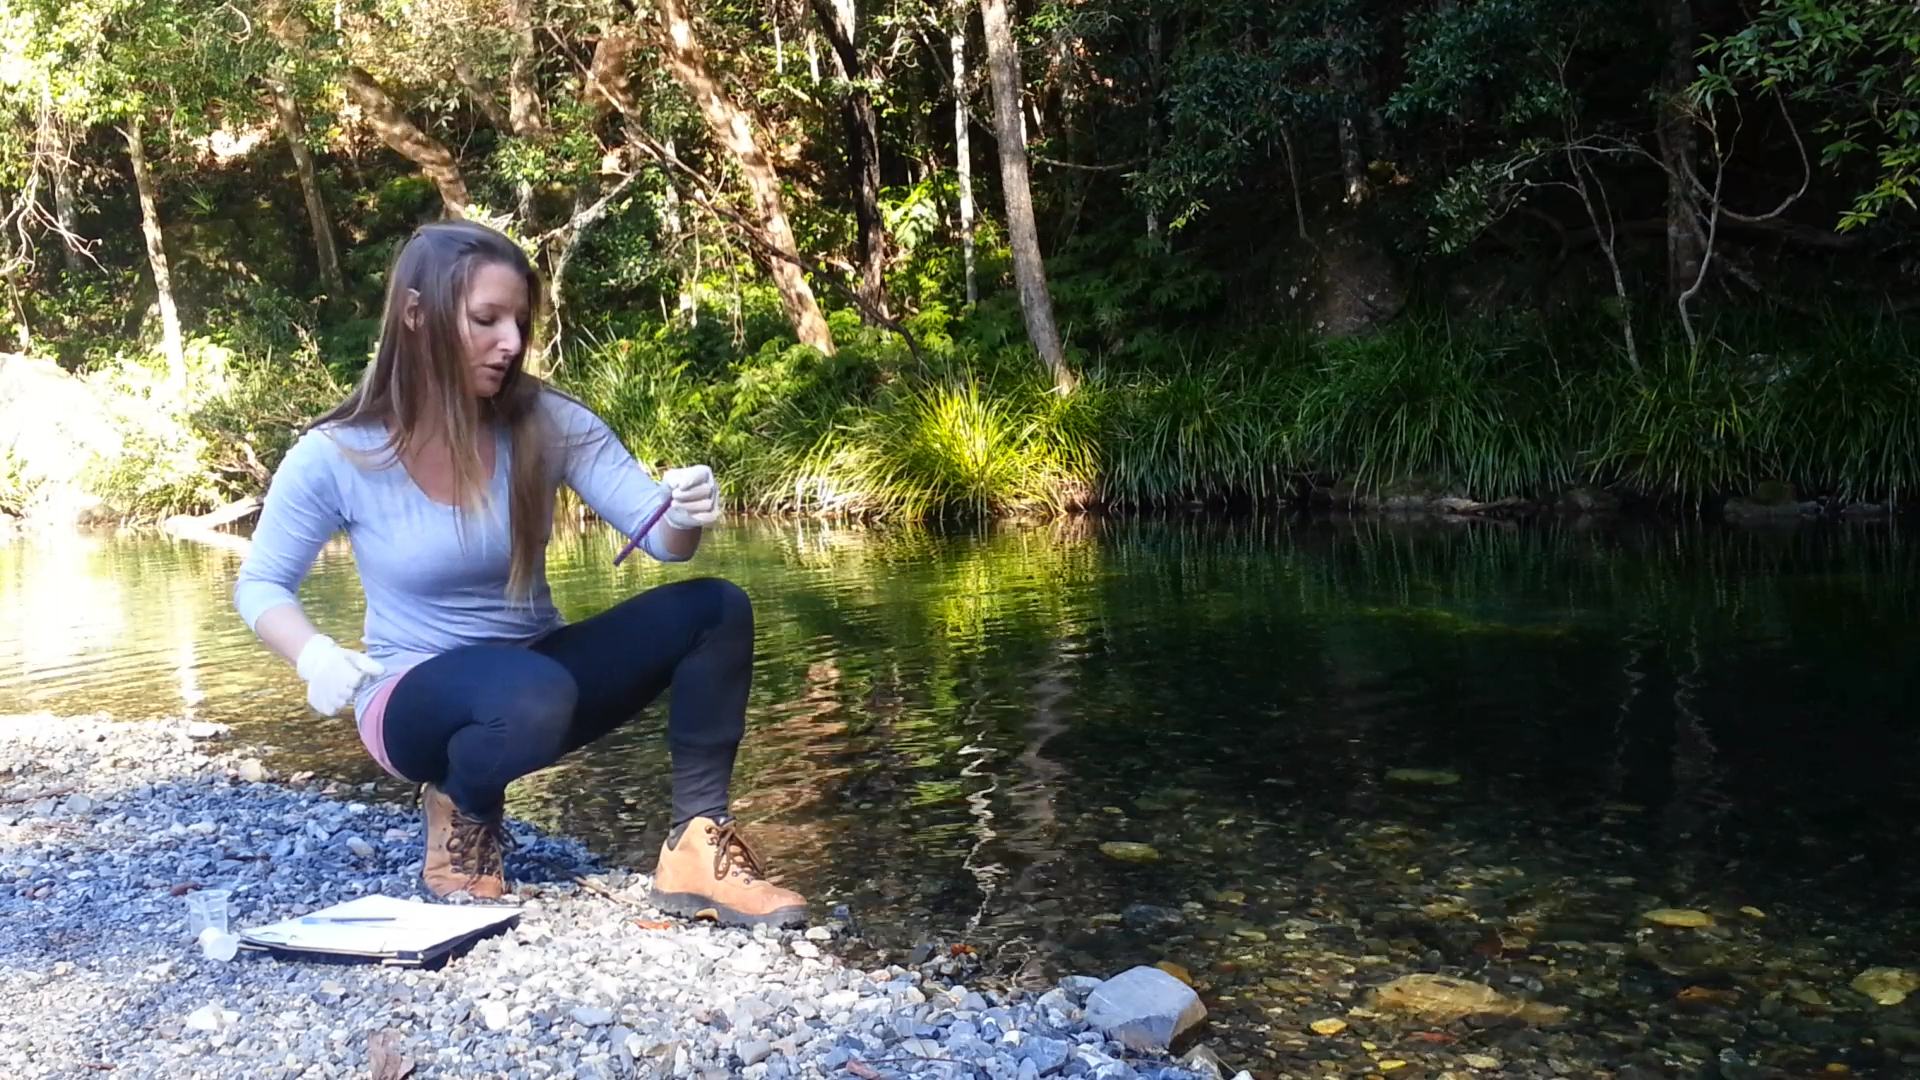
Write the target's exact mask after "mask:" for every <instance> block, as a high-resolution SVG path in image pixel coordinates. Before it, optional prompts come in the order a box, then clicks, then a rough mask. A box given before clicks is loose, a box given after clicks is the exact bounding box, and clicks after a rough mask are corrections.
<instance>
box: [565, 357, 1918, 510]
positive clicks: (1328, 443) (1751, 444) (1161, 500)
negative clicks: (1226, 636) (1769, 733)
mask: <svg viewBox="0 0 1920 1080" xmlns="http://www.w3.org/2000/svg"><path fill="white" fill-rule="evenodd" d="M1747 341H1762V342H1765V343H1766V345H1767V347H1766V348H1756V347H1751V346H1748V345H1745V344H1741V343H1742V342H1747ZM1647 352H1648V355H1647V356H1645V357H1644V358H1643V364H1642V370H1641V371H1639V372H1634V371H1632V370H1630V369H1629V368H1628V367H1627V366H1626V365H1625V363H1624V362H1622V361H1621V360H1620V359H1619V358H1618V357H1617V356H1616V355H1614V353H1613V352H1612V351H1611V345H1610V339H1609V338H1608V337H1607V336H1606V335H1604V334H1603V333H1599V332H1594V333H1591V334H1580V333H1567V332H1565V331H1564V330H1563V331H1560V332H1557V333H1552V334H1550V333H1545V332H1537V331H1536V332H1534V333H1531V334H1528V333H1516V332H1511V331H1509V332H1506V333H1496V332H1495V331H1494V330H1492V329H1488V328H1484V327H1482V328H1475V329H1462V328H1460V327H1458V326H1452V325H1449V324H1448V323H1446V322H1445V321H1443V320H1439V319H1408V320H1405V321H1403V322H1402V323H1400V324H1399V325H1396V326H1395V327H1394V328H1393V329H1391V330H1389V331H1388V332H1386V333H1383V334H1381V335H1378V336H1375V337H1373V338H1369V339H1364V340H1348V341H1340V342H1324V343H1313V342H1309V341H1305V340H1296V339H1291V338H1288V339H1281V340H1276V342H1274V343H1271V344H1270V346H1269V347H1268V348H1266V349H1264V350H1258V351H1256V350H1240V351H1222V352H1215V353H1208V354H1193V353H1187V354H1181V355H1177V356H1175V357H1173V358H1172V359H1163V360H1161V361H1160V362H1158V363H1154V364H1142V363H1136V364H1134V365H1133V366H1121V365H1118V364H1115V365H1113V366H1102V365H1097V364H1096V365H1090V366H1088V367H1087V369H1086V371H1085V377H1084V379H1083V381H1082V383H1081V385H1080V387H1079V388H1078V389H1077V390H1076V391H1075V392H1073V393H1072V394H1070V395H1066V396H1061V395H1059V394H1056V393H1054V392H1053V391H1052V390H1051V388H1050V387H1049V385H1048V384H1047V383H1046V381H1045V380H1044V379H1042V378H1041V377H1040V374H1039V366H1038V365H1037V364H1036V363H1034V362H1033V361H1032V360H1031V358H1030V357H1027V356H1024V355H1021V354H1019V353H1017V352H1007V351H999V352H988V351H984V350H970V349H968V348H967V347H965V346H962V345H955V344H953V342H952V339H943V340H942V342H941V347H940V348H939V349H936V350H930V357H929V359H928V361H927V362H926V363H924V364H922V363H919V362H916V361H914V360H912V359H911V358H909V357H907V356H906V355H905V354H904V353H902V352H901V351H900V350H899V349H898V348H897V347H896V346H894V345H892V344H891V343H889V342H888V341H887V340H886V339H885V338H884V337H881V336H879V335H874V336H872V337H867V338H856V339H854V341H853V344H852V345H850V346H848V347H845V348H843V349H842V350H841V352H840V353H839V354H838V355H836V356H835V357H832V358H822V357H820V356H819V355H817V354H815V353H812V352H810V351H808V350H804V349H801V348H798V347H793V346H785V345H781V344H779V343H769V344H767V345H766V346H764V347H762V348H761V349H760V350H759V351H757V352H755V353H752V354H750V355H748V356H745V357H740V358H737V359H725V358H723V357H721V356H718V355H716V354H714V353H713V352H712V351H711V350H707V351H705V352H702V351H701V350H697V349H691V348H688V347H686V346H685V345H684V344H683V343H677V342H676V341H674V340H673V339H671V338H670V337H666V336H662V337H660V338H657V339H652V340H647V341H641V342H616V343H612V344H609V345H608V346H606V347H605V348H603V349H601V350H599V351H598V352H597V353H596V354H595V355H594V356H593V357H591V358H589V359H588V360H587V361H586V362H585V363H583V364H581V365H578V366H577V367H576V368H575V369H573V371H572V372H571V373H570V378H569V379H568V380H567V383H568V385H569V386H570V388H572V389H573V390H574V391H575V392H577V393H580V394H581V395H582V396H583V397H584V398H585V399H586V400H587V401H588V402H589V404H592V405H594V406H595V407H596V408H598V409H599V410H600V411H601V412H602V414H603V415H605V416H607V417H608V419H609V420H610V421H611V422H612V423H613V424H614V426H615V428H616V429H617V430H619V431H620V433H621V434H622V436H623V437H624V438H626V440H627V441H628V445H629V446H631V447H632V448H633V449H634V451H635V453H636V454H638V455H639V456H641V457H642V458H643V459H646V460H649V461H657V462H668V461H691V460H704V461H708V462H710V463H711V464H713V466H714V467H715V469H716V470H717V471H719V472H720V473H721V474H722V475H723V476H724V477H725V478H726V482H727V485H728V488H729V491H730V495H731V497H732V498H733V499H734V501H735V503H736V505H745V506H746V507H748V508H750V509H753V510H758V511H763V512H791V513H802V514H824V515H844V516H850V517H859V518H875V519H895V520H926V519H932V518H939V517H945V516H971V517H979V516H1000V515H1008V514H1057V513H1060V512H1062V511H1067V510H1072V509H1075V508H1079V507H1088V506H1106V507H1147V506H1153V505H1158V504H1169V503H1180V502H1189V501H1195V500H1200V501H1215V500H1244V499H1252V500H1273V499H1277V498H1281V497H1284V496H1286V495H1287V494H1288V493H1289V492H1290V491H1297V490H1299V488H1300V486H1301V485H1302V484H1303V483H1304V482H1308V481H1311V482H1312V483H1316V484H1331V483H1334V482H1345V483H1347V484H1350V485H1351V486H1353V487H1354V488H1355V489H1357V490H1359V491H1361V492H1375V493H1391V492H1393V491H1395V490H1414V491H1422V492H1428V493H1431V492H1435V491H1439V490H1449V491H1454V492H1458V493H1460V494H1463V495H1467V496H1470V497H1474V498H1479V499H1486V500H1492V499H1498V498H1502V497H1507V496H1521V497H1541V498H1544V497H1549V496H1551V495H1552V494H1553V493H1554V492H1555V491H1557V490H1561V489H1564V488H1565V487H1567V486H1569V485H1574V484H1592V485H1600V486H1608V487H1612V488H1615V489H1618V490H1621V491H1625V492H1632V493H1635V494H1638V495H1641V496H1644V497H1647V498H1650V499H1654V500H1659V501H1663V502H1667V503H1670V504H1673V505H1676V506H1695V505H1699V504H1701V503H1702V502H1703V501H1706V500H1711V499H1713V498H1716V497H1719V496H1725V495H1729V494H1740V493H1744V492H1748V491H1751V490H1752V489H1753V488H1755V487H1756V486H1758V485H1759V484H1761V483H1763V482H1766V481H1787V482H1790V483H1792V484H1794V485H1795V486H1796V487H1797V488H1798V489H1799V491H1800V492H1801V493H1802V494H1803V496H1804V495H1811V494H1826V495H1832V496H1834V497H1837V498H1841V499H1846V500H1860V499H1864V500H1874V501H1890V502H1902V501H1907V500H1910V499H1912V498H1913V496H1914V495H1915V494H1916V492H1920V358H1917V357H1916V356H1915V354H1914V352H1913V349H1912V348H1911V345H1910V343H1909V341H1908V339H1907V336H1906V334H1905V333H1904V328H1903V327H1901V326H1900V325H1899V324H1897V323H1894V322H1890V321H1889V322H1857V321H1856V322H1849V321H1846V320H1841V319H1836V320H1834V321H1832V322H1830V323H1828V324H1826V325H1823V326H1819V327H1817V328H1812V329H1810V328H1809V326H1808V325H1807V324H1806V323H1804V322H1802V323H1799V324H1794V325H1786V324H1776V325H1772V326H1757V327H1747V328H1745V330H1744V332H1743V333H1742V334H1740V335H1737V336H1736V335H1732V334H1728V335H1725V336H1723V337H1722V338H1721V339H1719V340H1718V342H1717V343H1716V344H1714V345H1712V346H1710V347H1708V348H1704V349H1701V350H1699V351H1690V350H1687V349H1685V348H1684V347H1682V346H1680V345H1679V344H1677V343H1673V342H1667V343H1661V342H1654V343H1652V344H1651V346H1650V348H1649V349H1648V350H1647Z"/></svg>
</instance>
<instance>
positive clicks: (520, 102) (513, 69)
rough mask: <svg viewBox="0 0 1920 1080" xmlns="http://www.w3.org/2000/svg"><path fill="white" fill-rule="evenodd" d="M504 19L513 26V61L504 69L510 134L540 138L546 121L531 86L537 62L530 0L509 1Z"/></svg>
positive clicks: (542, 135) (544, 130)
mask: <svg viewBox="0 0 1920 1080" xmlns="http://www.w3.org/2000/svg"><path fill="white" fill-rule="evenodd" d="M508 18H509V21H510V24H511V25H512V27H513V61H512V63H511V64H510V65H509V66H508V68H507V108H508V109H509V110H510V112H509V116H510V118H511V120H512V122H513V133H514V134H516V135H518V136H520V137H521V138H523V139H539V138H543V137H545V135H546V133H547V120H546V116H545V115H544V114H543V113H542V111H541V108H540V92H539V90H538V89H537V88H535V86H534V84H533V68H534V64H535V63H536V62H537V61H538V60H539V54H538V50H537V49H536V47H535V44H534V38H533V0H513V3H512V5H511V6H510V7H509V9H508Z"/></svg>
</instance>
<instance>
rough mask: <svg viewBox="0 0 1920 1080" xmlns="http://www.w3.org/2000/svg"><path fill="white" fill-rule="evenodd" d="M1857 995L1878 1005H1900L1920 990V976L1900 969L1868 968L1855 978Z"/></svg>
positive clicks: (1854, 987) (1854, 985) (1853, 983)
mask: <svg viewBox="0 0 1920 1080" xmlns="http://www.w3.org/2000/svg"><path fill="white" fill-rule="evenodd" d="M1851 985H1852V986H1853V989H1854V991H1855V992H1856V993H1860V994H1864V995H1866V996H1867V997H1869V998H1872V999H1873V1002H1874V1004H1876V1005H1898V1004H1900V1003H1901V1002H1903V1001H1905V1000H1907V995H1908V994H1911V993H1913V992H1914V991H1915V990H1920V975H1916V974H1914V973H1913V972H1911V971H1904V970H1902V969H1900V968H1889V967H1877V968H1868V969H1867V970H1865V971H1863V972H1861V973H1860V974H1858V975H1856V976H1854V977H1853V982H1852V984H1851Z"/></svg>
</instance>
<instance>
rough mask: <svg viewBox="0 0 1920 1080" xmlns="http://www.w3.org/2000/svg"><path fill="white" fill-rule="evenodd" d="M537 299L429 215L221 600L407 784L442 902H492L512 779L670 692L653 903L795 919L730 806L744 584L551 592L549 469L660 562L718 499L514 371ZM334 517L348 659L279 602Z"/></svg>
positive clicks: (496, 238)
mask: <svg viewBox="0 0 1920 1080" xmlns="http://www.w3.org/2000/svg"><path fill="white" fill-rule="evenodd" d="M538 295H539V290H538V287H537V281H536V279H535V277H534V272H533V269H532V267H531V266H530V265H529V264H528V262H527V259H526V256H525V255H524V254H523V253H522V252H521V250H520V248H519V247H518V246H517V245H515V244H514V243H513V242H512V241H510V240H509V239H507V238H506V237H505V236H503V235H501V234H499V233H497V232H494V231H492V230H490V229H487V228H484V227H482V226H478V225H474V224H470V223H466V222H447V223H436V224H433V225H428V226H425V227H423V228H421V229H420V230H419V231H418V232H417V233H416V234H415V235H414V236H413V237H412V239H411V240H409V241H408V243H407V245H406V247H405V248H404V249H403V250H402V251H401V253H400V255H399V257H398V258H397V259H396V261H395V263H394V266H393V270H392V274H391V277H390V280H389V285H388V292H387V300H386V302H387V309H386V313H385V316H384V320H383V324H382V327H381V338H380V345H379V348H378V350H377V353H376V355H375V357H374V360H373V363H372V364H371V366H369V367H368V369H367V372H366V375H365V377H364V378H363V379H362V380H361V382H360V385H359V386H358V387H357V388H355V389H354V391H353V392H352V393H351V394H350V395H349V396H348V397H347V399H346V400H345V401H344V402H342V403H341V404H340V405H339V406H338V407H336V408H334V409H333V410H332V411H331V412H329V413H327V414H326V415H325V416H323V417H321V418H320V419H318V420H316V421H315V422H314V423H313V424H312V426H311V427H310V428H309V429H308V430H307V431H306V432H305V433H304V434H303V435H302V436H301V437H300V439H299V440H298V441H297V442H296V444H295V445H294V446H293V448H292V449H291V450H289V451H288V453H287V455H286V459H285V460H284V462H283V463H282V464H281V465H280V468H279V469H278V471H277V472H276V473H275V475H274V477H273V481H272V483H271V485H270V486H269V489H268V493H267V497H266V502H265V505H264V507H263V509H262V511H261V515H260V522H259V525H258V528H257V529H256V531H255V533H254V537H253V547H252V550H251V551H250V553H249V554H248V556H247V559H246V562H245V564H244V565H243V566H242V568H241V570H240V575H239V581H238V582H237V584H236V586H235V588H234V604H235V606H236V608H237V609H238V611H239V614H240V617H241V618H242V619H244V620H245V622H246V624H247V625H248V626H249V627H251V628H252V629H253V631H254V632H255V633H256V634H258V635H259V637H260V639H261V640H262V641H263V642H265V643H266V644H267V646H268V647H270V648H271V649H273V651H275V652H276V653H278V654H279V655H280V656H281V657H283V658H285V659H286V660H287V661H288V662H289V663H291V664H293V665H294V667H295V669H296V670H297V671H298V672H299V674H300V677H301V678H302V679H304V680H305V681H306V683H307V700H308V702H309V703H310V704H311V705H312V706H313V707H314V708H315V709H316V710H318V711H319V712H321V713H323V714H327V715H332V714H335V713H337V712H339V711H340V710H341V709H343V708H346V707H347V706H348V705H351V706H353V709H354V714H355V719H356V723H357V726H358V728H359V732H360V739H361V741H362V743H363V744H364V745H365V747H366V749H367V752H368V753H369V754H370V755H371V756H372V757H373V759H374V760H375V761H376V762H378V763H379V765H380V766H381V768H383V769H385V770H386V771H387V772H389V773H391V774H392V775H393V776H395V777H397V778H400V779H402V780H406V781H409V782H412V783H417V784H420V785H422V789H421V791H422V802H423V805H424V808H425V813H426V832H427V837H426V865H425V870H424V873H423V876H424V879H425V883H426V885H427V887H428V888H429V889H431V890H432V891H433V892H434V893H435V894H436V895H439V896H446V895H448V894H451V893H454V892H456V891H460V890H465V891H466V892H467V893H468V894H470V895H472V896H474V897H476V898H489V899H490V898H497V897H500V896H502V895H503V894H504V893H505V891H506V888H507V883H506V880H505V879H506V871H505V864H504V855H505V848H506V841H507V839H508V835H507V833H506V830H505V829H504V828H503V826H502V804H503V800H504V796H505V792H506V788H507V785H508V784H509V783H511V782H512V781H513V780H514V779H515V778H517V777H521V776H525V775H527V774H528V773H530V772H533V771H535V770H537V769H541V768H544V767H546V766H548V765H551V764H553V763H554V762H555V761H556V760H558V759H559V758H560V757H561V756H562V755H565V754H569V753H573V752H575V751H578V750H581V749H582V748H583V747H588V746H589V745H590V744H592V743H593V742H594V741H595V740H597V739H599V738H601V737H602V736H604V735H606V734H607V733H608V732H611V731H613V730H614V729H615V728H616V727H619V726H620V725H621V724H622V723H624V722H626V721H627V720H628V719H630V718H632V717H633V716H635V715H636V714H637V713H639V712H640V711H641V710H642V709H643V708H645V707H646V706H647V705H648V704H650V703H651V702H653V701H654V700H655V699H656V698H657V697H659V696H660V694H661V693H662V692H664V691H666V690H667V689H669V688H671V689H672V691H673V693H672V698H671V706H670V710H669V714H668V719H667V732H668V741H669V745H670V749H671V751H672V756H673V814H672V820H671V822H670V829H669V832H668V836H667V840H666V843H665V844H664V845H663V847H662V849H661V852H660V862H659V865H658V867H657V868H656V871H655V876H654V894H655V895H654V901H655V903H656V904H657V905H658V906H660V907H661V908H662V909H663V910H665V911H669V912H672V913H675V914H679V915H683V916H696V915H707V916H711V917H717V918H718V919H719V920H720V921H722V922H726V923H729V924H733V925H756V924H766V925H777V926H785V925H796V924H800V923H804V921H805V917H806V911H805V908H806V905H805V902H804V900H803V899H802V898H801V897H800V896H798V895H796V894H794V893H792V892H790V891H788V890H786V889H782V888H779V887H777V886H775V885H774V884H772V883H771V882H769V881H768V880H766V878H765V877H764V876H763V870H762V868H761V866H760V863H759V859H758V857H757V856H756V855H755V854H754V852H753V849H752V848H751V847H750V846H749V845H748V843H747V841H746V838H745V837H744V836H742V835H741V830H740V826H739V825H738V823H736V822H735V821H734V820H733V819H732V817H731V816H730V815H729V814H728V812H727V807H728V794H727V791H728V785H729V782H730V780H731V777H732V773H733V767H734V754H735V751H736V749H737V748H738V746H739V744H740V739H741V736H742V734H743V732H744V730H745V714H746V705H747V692H748V687H749V684H750V681H751V678H752V673H753V609H752V605H751V604H750V603H749V602H748V600H747V596H746V594H745V593H744V592H742V591H741V590H740V588H739V587H738V586H736V585H734V584H732V583H731V582H728V581H724V580H720V579H717V578H697V579H692V580H686V581H679V582H675V583H673V584H668V585H663V586H660V587H658V588H655V589H651V590H649V591H647V592H643V593H641V594H639V595H637V596H634V597H631V598H629V599H627V600H626V601H624V602H622V603H620V604H618V605H616V606H614V607H613V608H611V609H609V610H607V611H604V612H601V613H600V614H598V615H594V616H592V617H591V618H586V619H582V620H580V621H579V622H577V623H571V624H568V623H565V622H564V621H563V620H562V619H561V617H560V615H559V613H558V612H557V611H556V610H555V608H554V605H553V601H552V597H551V594H550V592H549V590H548V586H547V581H546V572H545V566H546V545H547V541H548V538H549V537H550V535H551V533H552V528H553V513H554V505H555V498H554V496H555V494H556V492H557V489H558V486H559V485H560V484H562V483H564V484H566V485H567V486H568V487H570V488H572V489H573V490H574V491H575V492H577V493H578V494H579V496H580V498H581V499H582V500H583V501H584V502H585V503H586V504H587V505H588V506H589V507H591V508H592V509H593V510H594V512H595V513H597V514H598V515H599V516H600V517H601V518H602V519H603V520H605V521H606V522H608V523H609V524H611V525H612V526H614V527H615V528H618V529H620V530H621V531H622V532H623V533H625V534H626V535H628V536H630V537H633V538H634V539H635V540H636V541H637V542H638V544H639V546H640V548H641V549H642V550H644V551H646V552H647V553H648V554H649V555H650V556H652V557H653V558H655V559H658V560H661V561H666V562H678V561H683V560H686V559H689V558H691V557H692V556H693V554H694V552H695V550H696V549H697V548H698V546H699V543H700V537H701V534H702V530H703V529H704V528H705V527H706V526H709V525H712V524H713V523H714V522H715V521H716V520H718V519H719V516H720V503H719V497H718V489H717V487H716V485H715V483H714V479H713V474H712V471H711V470H710V469H708V468H707V467H706V466H703V465H694V466H689V467H686V468H679V469H672V470H669V471H667V472H666V473H664V474H663V476H662V478H661V479H660V480H658V481H656V480H654V479H653V478H652V477H651V476H650V475H648V473H647V472H646V471H645V470H644V469H642V468H641V467H640V466H639V464H638V463H637V462H635V461H634V459H633V457H632V456H631V455H630V454H628V453H627V451H626V449H625V448H624V447H623V446H622V445H621V444H620V442H619V440H618V439H617V438H615V437H614V435H613V433H612V432H611V431H610V430H609V429H608V427H607V426H606V424H605V423H603V422H602V421H601V420H600V418H599V417H597V416H595V415H594V414H593V413H592V412H591V411H590V410H588V409H587V408H586V407H585V406H583V405H582V404H580V403H579V402H577V401H575V400H574V399H572V398H570V397H568V396H566V395H564V394H562V393H560V392H559V391H557V390H555V389H553V388H551V387H549V386H546V385H544V384H543V383H542V382H541V381H540V380H538V379H537V378H536V377H534V376H533V375H531V374H529V373H528V372H526V371H524V370H523V367H522V364H523V361H524V359H525V351H526V348H527V339H528V331H529V327H530V324H531V321H532V315H531V309H532V303H533V299H534V298H535V297H537V296H538ZM663 505H664V506H665V507H666V511H665V513H664V515H661V514H659V513H658V511H659V509H660V508H661V507H662V506H663ZM655 520H657V522H658V523H657V524H652V522H653V521H655ZM642 530H645V531H644V532H642ZM339 531H344V532H345V533H346V534H347V538H348V542H349V543H350V545H351V548H352V551H353V558H354V563H355V566H356V567H357V569H358V572H359V576H360V581H361V584H362V586H363V588H364V590H365V594H366V624H365V628H364V632H363V634H362V637H363V640H364V642H365V645H366V650H367V651H366V652H364V653H362V652H358V651H354V650H350V649H347V648H344V647H342V646H341V645H339V644H338V643H336V642H335V641H334V640H333V639H331V638H329V637H328V636H326V635H324V634H320V633H318V632H316V631H315V629H314V627H313V625H312V624H311V623H310V622H309V621H308V620H307V617H306V615H305V613H304V612H303V610H302V609H301V607H300V604H299V601H298V600H297V599H296V593H297V591H298V588H299V585H300V583H301V581H302V580H303V579H304V578H305V576H306V574H307V573H308V571H309V570H310V568H311V567H312V564H313V561H314V559H315V558H316V557H317V556H318V554H319V552H320V549H321V546H322V545H323V544H324V543H325V542H326V541H327V540H328V539H329V538H330V537H331V536H332V535H333V534H334V533H336V532H339Z"/></svg>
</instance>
